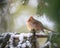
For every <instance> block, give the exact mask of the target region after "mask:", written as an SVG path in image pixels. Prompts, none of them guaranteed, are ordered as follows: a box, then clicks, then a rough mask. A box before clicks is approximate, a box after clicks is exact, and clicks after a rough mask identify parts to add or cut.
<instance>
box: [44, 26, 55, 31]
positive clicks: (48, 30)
mask: <svg viewBox="0 0 60 48" xmlns="http://www.w3.org/2000/svg"><path fill="white" fill-rule="evenodd" d="M44 29H46V30H48V31H51V32H55V31H53V30H50V29H48V28H46V27H44Z"/></svg>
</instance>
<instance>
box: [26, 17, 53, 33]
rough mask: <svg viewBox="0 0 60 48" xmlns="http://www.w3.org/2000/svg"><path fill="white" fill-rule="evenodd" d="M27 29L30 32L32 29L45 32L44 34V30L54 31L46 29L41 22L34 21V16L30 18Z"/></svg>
mask: <svg viewBox="0 0 60 48" xmlns="http://www.w3.org/2000/svg"><path fill="white" fill-rule="evenodd" d="M27 27H28V29H29V30H30V31H31V30H32V29H35V30H36V31H43V32H44V29H45V30H48V31H52V30H50V29H48V28H46V27H44V26H43V24H42V23H41V22H40V21H38V20H36V19H34V18H33V17H32V16H30V17H29V19H28V20H27Z"/></svg>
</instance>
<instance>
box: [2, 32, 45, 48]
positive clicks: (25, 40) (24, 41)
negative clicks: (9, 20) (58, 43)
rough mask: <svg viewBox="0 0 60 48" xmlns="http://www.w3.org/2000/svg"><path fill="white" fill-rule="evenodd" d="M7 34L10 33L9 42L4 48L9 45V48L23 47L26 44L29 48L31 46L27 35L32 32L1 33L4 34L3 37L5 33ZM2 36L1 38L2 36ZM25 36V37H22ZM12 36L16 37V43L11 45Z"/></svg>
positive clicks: (29, 35) (30, 34)
mask: <svg viewBox="0 0 60 48" xmlns="http://www.w3.org/2000/svg"><path fill="white" fill-rule="evenodd" d="M7 34H10V35H11V37H10V39H9V43H8V44H7V45H6V48H7V47H8V46H9V47H10V48H20V47H21V48H25V47H26V46H28V47H29V48H31V46H32V45H31V42H30V41H29V37H31V36H32V33H20V34H17V33H3V34H2V35H4V37H5V36H6V35H7ZM40 35H45V34H44V33H40ZM4 37H3V38H4ZM24 37H26V38H24ZM13 38H18V40H19V41H18V44H17V46H13V40H14V39H13Z"/></svg>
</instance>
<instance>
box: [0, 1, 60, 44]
mask: <svg viewBox="0 0 60 48" xmlns="http://www.w3.org/2000/svg"><path fill="white" fill-rule="evenodd" d="M30 16H33V17H34V18H35V19H37V20H39V21H41V22H42V23H43V25H44V26H46V27H48V28H49V29H52V30H54V31H55V32H58V33H60V0H0V33H4V32H19V33H21V32H28V29H27V26H26V21H27V19H28V18H29V17H30ZM59 36H60V35H58V36H57V37H56V38H57V39H56V38H53V39H52V41H53V42H56V43H58V45H60V37H59ZM55 39H56V40H55Z"/></svg>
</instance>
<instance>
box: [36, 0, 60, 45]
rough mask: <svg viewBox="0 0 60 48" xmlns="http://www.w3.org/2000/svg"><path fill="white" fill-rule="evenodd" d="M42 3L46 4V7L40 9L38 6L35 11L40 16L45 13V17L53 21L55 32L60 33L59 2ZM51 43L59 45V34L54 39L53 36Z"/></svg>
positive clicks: (58, 0) (50, 0)
mask: <svg viewBox="0 0 60 48" xmlns="http://www.w3.org/2000/svg"><path fill="white" fill-rule="evenodd" d="M43 1H44V3H45V2H47V3H48V6H47V7H46V6H45V5H44V7H43V8H42V9H40V8H41V6H39V5H38V8H37V11H38V12H39V13H42V14H43V13H45V14H46V15H47V17H49V18H50V19H51V20H52V21H54V22H55V30H56V32H59V33H60V0H43ZM41 10H42V11H43V12H42V11H41ZM52 41H53V42H56V43H57V44H58V45H60V34H59V35H56V37H55V35H54V37H53V38H52Z"/></svg>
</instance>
